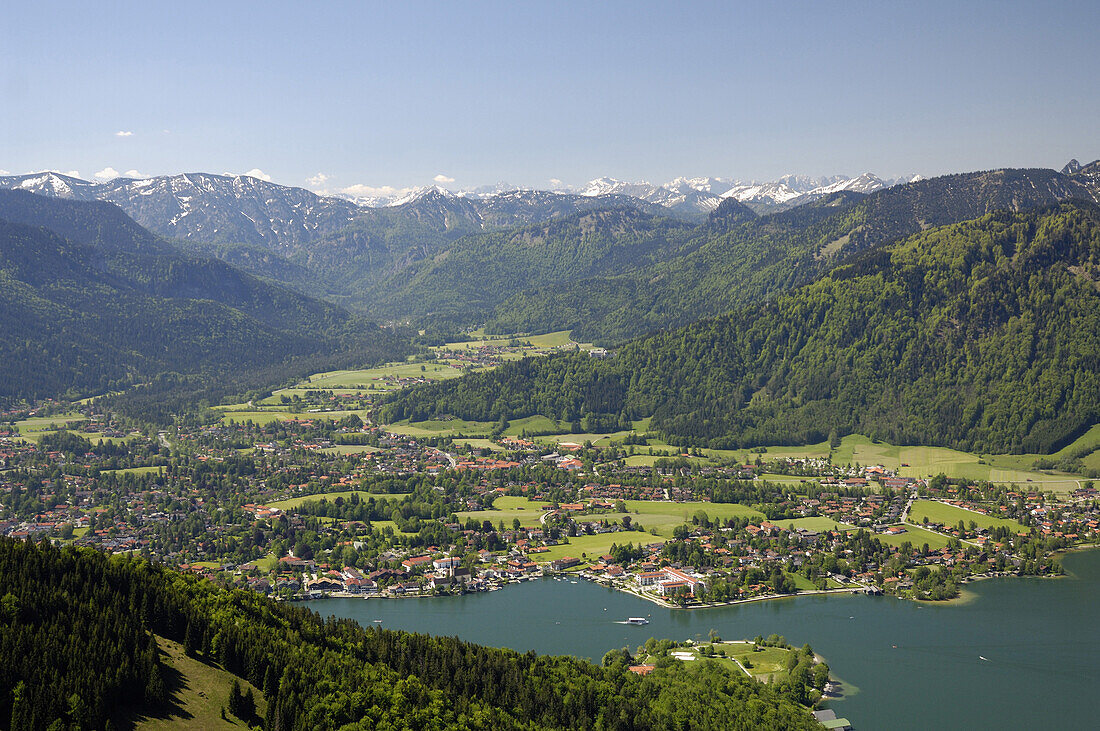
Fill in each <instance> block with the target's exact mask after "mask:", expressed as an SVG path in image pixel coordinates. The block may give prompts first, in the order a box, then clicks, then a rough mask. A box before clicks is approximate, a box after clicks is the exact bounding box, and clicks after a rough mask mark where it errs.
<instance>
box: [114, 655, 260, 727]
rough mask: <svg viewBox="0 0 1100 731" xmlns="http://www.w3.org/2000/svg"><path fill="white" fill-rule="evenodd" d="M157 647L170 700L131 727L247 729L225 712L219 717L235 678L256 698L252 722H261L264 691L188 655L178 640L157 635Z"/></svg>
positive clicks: (242, 687)
mask: <svg viewBox="0 0 1100 731" xmlns="http://www.w3.org/2000/svg"><path fill="white" fill-rule="evenodd" d="M157 646H158V647H159V648H160V652H161V655H160V659H161V662H162V663H163V666H164V669H165V671H166V672H165V684H166V685H167V686H168V688H169V689H170V690H171V699H170V701H169V703H168V704H167V707H166V708H165V709H164V710H163V712H162V713H161V714H158V715H157V716H142V717H139V718H137V719H134V727H135V728H136V729H138V730H139V731H160V730H161V729H195V728H202V729H208V728H233V727H241V728H248V727H249V724H248V723H246V722H244V721H242V720H240V719H237V718H234V717H233V716H231V715H230V714H229V713H228V712H227V713H226V718H225V719H223V718H222V717H221V711H222V708H226V707H228V705H229V691H230V689H231V688H232V686H233V681H234V680H238V681H239V682H240V684H241V691H242V692H248V690H249V689H251V690H252V695H253V697H254V698H255V699H256V713H257V716H258V717H259V718H257V719H253V723H256V722H258V721H260V719H262V718H263V716H264V714H266V713H267V703H266V701H265V700H264V697H263V693H262V692H261V691H260V689H259V688H256V687H255V686H254V685H252V684H251V683H249V682H248V681H246V680H243V679H239V678H237V677H236V676H234V675H231V674H230V673H228V672H226V671H225V670H222V669H221V668H220V667H217V666H215V665H207V664H206V663H204V662H202V661H201V660H197V659H194V658H190V657H187V655H186V654H185V653H184V651H183V646H182V645H180V644H179V643H178V642H172V641H171V640H168V639H165V638H163V637H159V636H158V637H157ZM126 725H127V726H128V725H129V724H126Z"/></svg>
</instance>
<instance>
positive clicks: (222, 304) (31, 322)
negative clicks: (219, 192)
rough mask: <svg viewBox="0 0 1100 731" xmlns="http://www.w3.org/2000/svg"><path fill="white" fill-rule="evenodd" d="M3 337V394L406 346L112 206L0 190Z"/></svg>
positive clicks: (255, 369)
mask: <svg viewBox="0 0 1100 731" xmlns="http://www.w3.org/2000/svg"><path fill="white" fill-rule="evenodd" d="M0 331H2V332H3V335H4V337H3V338H2V339H0V360H2V362H3V363H4V368H3V375H2V376H0V399H4V398H13V397H19V398H22V397H27V398H36V397H43V396H56V395H60V394H64V393H69V394H70V395H92V394H96V393H102V392H104V391H108V390H112V389H116V388H120V387H125V386H127V385H130V384H133V383H135V382H140V381H142V380H147V379H149V378H151V377H154V376H157V375H158V374H161V373H166V372H171V373H177V374H202V375H203V376H205V377H207V378H210V379H217V378H219V377H221V376H225V375H229V374H232V375H233V376H234V378H238V377H239V374H241V373H259V372H263V371H270V370H271V369H275V371H278V369H280V368H283V367H286V366H288V365H291V364H293V363H295V362H298V363H302V364H304V363H305V362H306V361H308V360H311V359H321V360H327V359H329V358H331V357H333V356H336V355H339V356H340V357H341V358H344V359H351V360H353V361H355V362H357V363H366V362H374V361H377V360H379V359H383V358H388V357H392V356H393V355H396V354H400V353H402V352H405V350H404V349H406V348H407V346H404V345H402V344H401V343H399V342H398V341H397V339H396V338H395V337H394V336H393V335H392V334H390V333H386V332H384V331H382V330H381V329H379V328H378V327H377V326H376V325H374V324H372V323H369V322H366V321H363V320H362V319H360V318H357V317H353V316H352V315H349V314H348V313H347V312H345V311H343V310H341V309H340V308H338V307H335V306H333V305H331V304H328V303H323V302H320V301H318V300H314V299H311V298H309V297H306V296H304V295H301V294H298V293H297V292H293V291H291V290H288V289H286V288H284V287H281V286H278V285H273V284H270V283H267V282H264V281H262V280H259V279H257V278H255V277H253V276H251V275H247V274H243V273H242V272H240V271H238V270H236V269H234V268H233V267H231V266H229V265H227V264H225V263H224V262H221V261H218V260H216V259H204V258H200V257H194V256H187V255H184V254H182V253H180V252H178V251H176V250H175V249H173V248H172V247H171V246H169V245H168V244H166V243H165V242H163V241H160V240H159V239H157V237H155V236H153V235H152V234H150V233H149V232H147V231H145V230H144V229H142V228H141V227H140V226H138V225H137V224H135V223H134V222H133V221H132V220H130V219H129V218H128V217H126V216H125V214H123V213H122V212H121V211H120V210H119V209H118V208H116V207H115V206H113V205H110V204H105V203H97V202H80V201H66V200H58V199H51V198H45V197H41V196H35V195H32V194H30V193H25V192H22V191H0ZM275 371H271V372H275ZM256 385H259V384H256Z"/></svg>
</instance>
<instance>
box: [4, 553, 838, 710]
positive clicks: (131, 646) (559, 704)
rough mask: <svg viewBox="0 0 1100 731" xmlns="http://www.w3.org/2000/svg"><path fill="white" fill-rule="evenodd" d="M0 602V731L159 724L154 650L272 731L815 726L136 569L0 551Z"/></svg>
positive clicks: (732, 685)
mask: <svg viewBox="0 0 1100 731" xmlns="http://www.w3.org/2000/svg"><path fill="white" fill-rule="evenodd" d="M0 597H2V601H0V627H2V628H3V631H2V632H0V689H2V690H3V692H2V693H0V719H3V723H4V724H5V727H7V724H8V723H9V722H10V724H11V726H12V727H13V728H18V729H44V728H46V727H47V726H50V724H52V723H54V722H55V721H57V720H58V719H60V723H61V724H64V725H66V726H68V725H69V724H73V725H75V726H77V727H78V728H102V727H103V726H104V724H105V723H106V721H107V719H108V717H109V716H112V715H115V716H117V715H118V714H121V713H126V712H130V713H134V714H137V715H142V716H146V717H157V716H158V715H159V716H171V714H172V711H173V709H172V704H173V700H175V699H174V694H173V690H174V687H173V682H172V680H173V679H172V677H171V672H170V671H172V670H176V669H177V668H178V667H179V666H180V663H178V662H172V663H171V664H170V665H165V664H164V663H163V662H162V660H161V659H160V657H159V655H158V650H160V649H163V648H160V647H159V641H158V640H157V637H161V638H166V639H167V640H169V641H171V643H179V644H181V645H183V647H184V650H185V653H186V654H187V655H188V656H189V657H191V658H194V659H197V660H199V661H201V662H202V663H205V664H207V665H208V666H213V665H217V666H219V667H220V668H223V669H224V670H226V671H228V672H230V673H233V674H234V675H236V676H239V677H241V678H243V679H244V680H246V681H248V682H249V683H251V684H252V686H254V687H255V688H258V689H262V698H263V700H264V701H266V703H265V705H264V706H263V707H265V708H266V709H267V711H268V713H267V717H266V721H265V728H269V729H272V731H289V730H291V729H311V730H312V729H317V730H322V731H323V730H325V729H338V728H387V729H440V730H442V729H452V728H464V729H557V728H562V729H565V728H568V729H618V730H621V731H629V730H632V729H639V730H641V729H656V728H689V727H690V728H697V729H719V728H721V729H756V728H771V729H795V728H801V729H812V728H815V727H818V726H817V725H816V723H815V721H814V720H813V718H812V717H811V716H810V714H809V713H808V711H807V710H805V709H804V708H803V707H801V706H798V705H797V704H795V703H794V702H792V701H791V700H789V699H788V698H787V697H786V695H785V693H786V692H787V687H786V684H783V683H775V684H772V685H765V684H762V683H757V682H755V681H752V680H750V679H748V678H746V677H744V676H743V675H742V674H741V673H739V672H737V671H735V670H728V669H726V668H725V667H724V666H720V665H719V664H717V663H709V662H706V663H702V662H701V663H680V662H672V663H666V664H663V665H661V666H659V667H658V668H657V669H656V670H655V671H654V672H653V673H651V674H650V675H649V676H647V677H641V676H638V675H634V674H633V673H630V672H628V671H627V670H626V668H625V666H623V665H622V664H613V665H611V666H609V667H600V666H597V665H593V664H591V663H588V662H585V661H582V660H578V659H576V658H571V657H552V656H538V655H535V654H534V653H533V652H532V653H526V654H520V653H517V652H514V651H511V650H498V649H492V648H488V647H482V646H479V645H472V644H469V643H466V642H462V641H459V640H458V639H455V638H448V637H441V638H433V637H429V636H426V635H414V634H408V633H404V632H393V631H388V630H381V629H370V630H366V629H363V628H362V627H360V626H359V625H357V624H355V623H354V622H351V621H348V620H337V619H335V618H333V619H329V620H327V621H326V620H322V619H321V618H320V617H319V616H318V615H316V614H314V613H313V612H311V611H309V610H307V609H303V608H298V607H293V606H288V605H286V604H280V603H276V602H274V601H272V600H270V599H267V598H264V597H261V596H259V595H258V594H254V593H252V592H245V591H240V590H227V589H222V588H219V587H218V586H216V585H215V584H213V583H211V582H207V581H203V580H200V579H198V578H196V577H194V576H188V575H182V574H178V573H176V572H173V571H170V570H167V569H165V568H163V567H161V566H158V565H154V564H150V563H147V562H146V561H145V560H144V559H141V558H138V557H135V556H116V557H109V556H107V555H105V554H102V553H98V552H95V551H92V550H90V549H72V548H65V549H60V550H59V549H57V548H55V547H53V546H51V545H49V544H48V543H43V544H42V545H40V546H35V545H33V544H31V543H29V542H19V541H14V540H11V539H8V538H0ZM165 644H166V645H169V648H170V649H171V648H173V647H174V645H170V643H167V642H166V643H165ZM44 657H49V658H51V661H50V662H42V658H44ZM689 665H690V666H698V667H688V666H689ZM105 669H111V670H112V672H104V670H105ZM222 677H224V676H222Z"/></svg>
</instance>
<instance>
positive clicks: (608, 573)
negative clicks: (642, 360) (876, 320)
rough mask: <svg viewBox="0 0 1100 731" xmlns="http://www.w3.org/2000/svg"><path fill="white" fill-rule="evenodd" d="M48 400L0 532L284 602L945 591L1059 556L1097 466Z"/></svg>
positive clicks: (1044, 569)
mask: <svg viewBox="0 0 1100 731" xmlns="http://www.w3.org/2000/svg"><path fill="white" fill-rule="evenodd" d="M32 412H33V413H32ZM51 412H56V413H51ZM64 412H65V410H64V409H62V408H61V406H60V405H55V404H49V403H46V404H42V405H37V408H25V409H22V410H17V411H12V412H10V413H6V414H3V415H0V418H3V419H6V420H7V421H6V425H5V424H0V470H2V471H0V505H2V512H0V534H3V535H6V536H9V537H13V538H24V539H31V540H38V539H42V538H48V539H50V540H54V541H57V542H61V543H74V544H76V545H85V546H92V547H95V548H98V549H101V550H105V551H110V552H118V553H121V552H133V553H138V554H140V555H143V556H146V557H148V558H150V559H152V560H155V561H158V562H161V563H164V564H167V565H169V566H173V567H177V568H180V569H182V570H185V571H189V572H193V573H196V574H199V575H201V576H204V577H207V578H209V579H211V580H213V581H217V582H219V583H222V584H225V585H230V586H236V587H240V588H247V589H250V590H253V591H256V592H260V593H263V594H267V595H271V596H274V597H276V598H280V599H303V598H318V597H324V596H356V597H366V598H372V597H385V598H406V597H430V596H438V595H441V594H452V593H462V592H471V591H493V590H497V589H499V588H501V587H502V586H504V585H506V584H508V583H511V582H519V581H528V580H532V579H534V578H539V577H545V576H561V575H565V574H569V575H575V576H576V577H577V578H584V579H588V580H592V581H598V582H600V583H603V584H606V585H608V586H611V587H613V588H616V589H619V590H623V591H627V592H630V593H632V594H635V595H637V596H639V597H642V598H645V599H647V600H650V601H653V602H656V603H659V604H662V605H665V606H673V607H702V606H709V605H714V604H724V603H730V602H738V601H759V600H762V599H767V598H774V597H781V596H790V595H792V594H797V593H809V592H814V593H817V592H865V593H873V594H880V593H885V594H891V595H895V596H898V597H905V598H912V599H921V600H944V599H950V598H952V597H955V596H957V595H958V594H959V591H960V587H961V586H962V585H964V584H966V583H967V582H969V581H972V580H975V579H978V578H983V577H988V576H1004V575H1039V576H1045V575H1054V574H1057V573H1059V572H1060V567H1059V564H1058V561H1057V553H1058V552H1060V551H1063V550H1066V549H1071V548H1074V547H1077V546H1082V545H1088V544H1093V543H1095V542H1096V539H1097V535H1098V526H1100V507H1098V505H1100V503H1098V500H1097V498H1098V494H1097V491H1096V489H1095V487H1094V486H1093V485H1092V484H1091V483H1090V482H1086V483H1085V484H1084V485H1083V486H1082V487H1081V488H1079V489H1077V490H1076V491H1074V492H1072V493H1071V494H1069V495H1063V496H1057V495H1055V494H1054V493H1050V492H1041V491H1038V490H1033V489H1026V488H1021V487H1019V486H1015V487H1013V486H1003V485H993V484H990V483H982V482H970V481H961V480H948V479H947V478H945V477H943V476H938V477H935V478H931V479H927V480H925V479H916V478H912V477H901V476H898V475H897V474H895V473H893V472H891V471H890V470H888V469H886V468H884V467H882V466H881V465H870V466H859V465H849V464H845V465H835V464H832V463H831V462H829V461H828V460H822V459H818V458H814V459H808V458H805V459H803V458H797V459H792V458H775V459H772V460H770V461H766V462H765V461H764V460H763V459H762V457H763V455H757V460H756V462H754V463H753V462H748V463H747V462H742V463H733V462H731V463H726V464H710V463H700V462H699V461H697V460H692V459H690V456H691V455H690V454H686V453H685V454H683V455H673V456H669V457H664V458H660V459H657V460H654V461H653V463H652V464H651V465H631V464H628V463H627V461H626V459H625V457H626V454H627V449H628V446H627V445H615V444H612V445H610V446H608V447H604V448H601V449H596V448H594V447H592V446H590V445H583V444H574V443H562V444H557V445H547V444H542V443H538V442H536V441H533V440H531V439H527V438H522V437H503V436H501V437H498V439H497V441H496V443H495V444H494V449H493V450H489V449H487V448H484V447H477V446H474V445H472V444H470V443H469V440H467V441H466V442H465V443H463V442H462V441H461V440H455V439H451V438H449V437H413V436H409V435H401V434H395V433H391V432H388V431H387V430H386V429H384V428H382V427H379V426H376V425H373V424H370V423H367V422H364V421H363V420H362V419H361V418H360V417H359V416H358V415H355V414H350V415H347V416H341V417H339V418H326V415H325V414H311V413H304V414H298V415H295V416H293V417H290V418H285V419H279V420H272V421H269V422H267V423H263V424H259V423H255V422H252V421H246V422H244V423H238V422H233V421H228V422H223V423H213V424H209V423H208V424H197V425H194V426H188V427H183V426H181V427H178V428H176V429H174V430H172V432H171V433H170V434H169V433H166V432H158V433H143V432H141V431H137V430H135V429H133V428H132V426H131V425H126V424H123V423H121V422H120V421H119V420H118V419H117V418H116V417H113V416H111V415H109V414H101V413H95V411H94V409H93V408H92V407H83V412H70V413H69V414H68V415H65V413H64ZM51 420H52V421H51ZM19 425H22V426H19ZM64 425H67V426H68V427H69V429H68V430H64V429H58V428H57V427H59V426H64ZM50 427H54V428H52V429H51V428H50ZM35 428H37V429H39V430H41V434H36V433H34V432H33V431H32V430H33V429H35Z"/></svg>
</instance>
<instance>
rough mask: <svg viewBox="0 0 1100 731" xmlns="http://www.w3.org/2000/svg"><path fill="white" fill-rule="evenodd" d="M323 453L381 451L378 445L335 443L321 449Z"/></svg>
mask: <svg viewBox="0 0 1100 731" xmlns="http://www.w3.org/2000/svg"><path fill="white" fill-rule="evenodd" d="M321 451H322V452H324V453H325V454H364V453H366V452H381V451H382V450H381V449H380V448H379V447H372V446H371V445H369V444H336V445H334V446H331V447H325V448H324V449H322V450H321Z"/></svg>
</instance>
